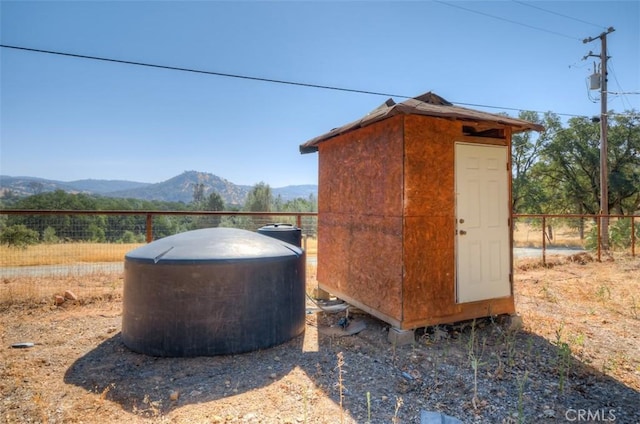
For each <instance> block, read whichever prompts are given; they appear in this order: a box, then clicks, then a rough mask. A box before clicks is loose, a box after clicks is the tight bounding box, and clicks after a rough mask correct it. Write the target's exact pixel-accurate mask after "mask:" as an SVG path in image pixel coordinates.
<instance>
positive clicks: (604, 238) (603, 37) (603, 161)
mask: <svg viewBox="0 0 640 424" xmlns="http://www.w3.org/2000/svg"><path fill="white" fill-rule="evenodd" d="M613 31H615V29H613V27H609V28H608V29H607V30H606V31H605V32H603V33H602V34H600V35H598V36H597V37H589V38H585V39H584V40H583V41H582V42H583V43H584V44H586V43H590V42H592V41H595V40H597V39H598V38H599V39H600V41H601V44H602V46H601V50H600V66H601V70H600V72H601V74H600V214H601V215H602V216H601V217H600V240H601V243H602V248H603V249H604V250H609V217H608V215H609V182H608V170H607V126H608V125H607V59H608V56H607V35H609V34H611V33H612V32H613ZM587 56H594V55H592V54H591V52H589V54H588V55H587ZM594 72H595V70H594Z"/></svg>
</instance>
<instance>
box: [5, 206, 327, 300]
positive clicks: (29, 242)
mask: <svg viewBox="0 0 640 424" xmlns="http://www.w3.org/2000/svg"><path fill="white" fill-rule="evenodd" d="M275 223H285V224H292V225H296V226H297V227H298V228H300V229H301V232H302V243H303V248H305V250H306V251H307V255H308V256H312V255H315V252H316V243H315V235H316V233H317V215H316V214H315V213H311V212H295V213H290V212H193V211H55V210H46V211H45V210H43V211H33V210H3V211H0V304H11V303H13V300H17V299H22V300H31V301H33V302H36V303H39V302H42V303H43V304H47V303H50V302H51V299H52V298H54V297H55V296H56V295H58V296H64V293H65V292H67V291H70V292H71V293H73V296H72V295H71V294H68V296H69V297H79V298H80V299H96V298H100V297H105V296H106V297H113V296H118V295H119V293H120V292H121V290H120V289H121V287H122V278H123V271H124V256H125V254H126V253H127V252H129V251H131V250H133V249H135V248H137V247H139V246H142V245H144V244H145V243H148V242H151V241H153V240H156V239H159V238H162V237H167V236H170V235H173V234H178V233H181V232H185V231H189V230H195V229H200V228H211V227H232V228H241V229H246V230H251V231H256V230H258V229H260V228H261V227H263V226H265V225H270V224H275ZM307 268H308V269H307V274H308V275H310V276H311V277H313V276H314V274H315V261H314V260H313V259H312V260H310V261H308V267H307Z"/></svg>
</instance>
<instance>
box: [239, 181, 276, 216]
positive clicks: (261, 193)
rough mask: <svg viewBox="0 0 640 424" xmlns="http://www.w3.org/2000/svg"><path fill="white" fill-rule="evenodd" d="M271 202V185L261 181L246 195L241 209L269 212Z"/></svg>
mask: <svg viewBox="0 0 640 424" xmlns="http://www.w3.org/2000/svg"><path fill="white" fill-rule="evenodd" d="M273 202H274V201H273V193H272V191H271V187H269V184H266V183H264V182H262V181H261V182H259V183H258V184H256V185H254V186H253V188H252V189H251V191H250V192H249V194H248V195H247V200H246V201H245V203H244V208H243V209H244V210H245V211H249V212H270V211H271V210H272V206H273Z"/></svg>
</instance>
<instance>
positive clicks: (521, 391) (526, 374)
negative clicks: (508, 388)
mask: <svg viewBox="0 0 640 424" xmlns="http://www.w3.org/2000/svg"><path fill="white" fill-rule="evenodd" d="M527 377H529V371H525V372H524V375H523V376H522V378H519V379H518V423H524V402H523V399H524V386H525V384H527Z"/></svg>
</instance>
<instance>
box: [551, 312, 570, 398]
mask: <svg viewBox="0 0 640 424" xmlns="http://www.w3.org/2000/svg"><path fill="white" fill-rule="evenodd" d="M563 329H564V324H560V327H559V328H558V329H557V330H556V343H555V344H556V347H557V348H558V354H557V357H556V368H557V371H558V390H559V391H560V392H564V387H565V384H566V381H567V379H568V378H569V370H570V368H571V362H572V358H571V346H569V343H567V342H564V341H562V331H563Z"/></svg>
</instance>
